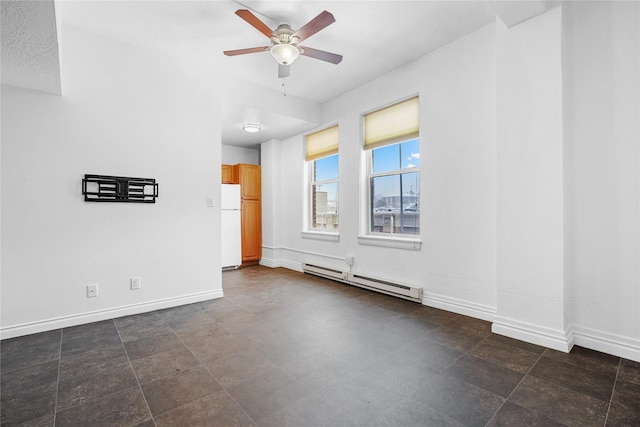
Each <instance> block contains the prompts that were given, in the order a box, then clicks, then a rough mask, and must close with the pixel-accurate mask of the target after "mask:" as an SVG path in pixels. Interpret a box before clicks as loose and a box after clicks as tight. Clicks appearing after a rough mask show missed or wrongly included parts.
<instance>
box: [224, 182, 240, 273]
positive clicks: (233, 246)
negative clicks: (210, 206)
mask: <svg viewBox="0 0 640 427" xmlns="http://www.w3.org/2000/svg"><path fill="white" fill-rule="evenodd" d="M220 209H221V215H220V216H221V217H222V232H221V234H220V236H221V237H220V243H221V244H222V268H223V269H230V268H238V267H239V266H240V264H242V234H241V229H240V185H239V184H222V193H221V197H220Z"/></svg>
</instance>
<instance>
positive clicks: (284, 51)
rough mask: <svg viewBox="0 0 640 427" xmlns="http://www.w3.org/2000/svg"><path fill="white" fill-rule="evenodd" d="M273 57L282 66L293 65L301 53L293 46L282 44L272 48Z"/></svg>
mask: <svg viewBox="0 0 640 427" xmlns="http://www.w3.org/2000/svg"><path fill="white" fill-rule="evenodd" d="M271 55H272V56H273V57H274V58H275V60H276V61H277V62H278V64H280V65H291V64H293V61H295V60H296V59H298V56H300V51H299V50H298V48H297V47H296V46H294V45H292V44H287V43H280V44H276V45H274V46H273V47H272V48H271Z"/></svg>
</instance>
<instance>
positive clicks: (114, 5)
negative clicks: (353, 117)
mask: <svg viewBox="0 0 640 427" xmlns="http://www.w3.org/2000/svg"><path fill="white" fill-rule="evenodd" d="M52 5H53V3H52V0H47V1H43V2H31V1H24V0H23V1H17V2H6V1H3V2H2V24H3V25H2V74H3V75H2V82H3V83H6V84H13V85H16V86H23V87H28V88H31V89H37V90H44V91H48V92H53V93H59V92H60V71H59V70H60V65H59V63H58V48H57V46H58V45H57V39H56V25H55V23H56V16H55V15H54V10H53V6H52ZM545 5H546V2H544V1H508V2H501V1H484V0H475V1H455V0H454V1H429V0H427V1H425V0H413V1H379V0H378V1H355V0H351V1H339V0H330V1H322V2H320V1H246V2H243V3H242V4H240V3H239V2H237V1H215V0H208V1H183V0H173V1H118V0H108V1H57V2H56V8H55V13H56V14H57V15H58V16H57V18H58V22H62V25H63V26H65V25H69V26H73V27H76V28H79V29H81V30H83V31H87V32H91V33H96V34H99V35H102V36H105V37H109V38H113V39H117V40H120V41H123V42H126V43H129V44H132V45H135V46H138V47H142V48H146V49H151V50H155V51H157V52H161V53H162V54H163V55H165V56H168V57H174V58H175V59H176V60H177V61H189V63H200V64H202V65H203V66H206V67H207V69H215V70H218V71H219V73H218V74H217V75H216V78H217V79H218V80H220V81H222V82H224V84H223V85H222V86H224V87H225V88H226V90H225V91H223V100H222V104H223V105H222V114H223V117H222V119H223V120H222V125H223V128H222V142H223V143H224V144H230V145H238V146H254V147H255V146H257V145H258V144H259V143H260V142H263V141H266V140H269V139H272V138H276V139H282V138H286V137H289V136H291V135H295V134H298V133H300V132H304V131H306V130H308V129H312V128H314V127H317V126H319V125H320V124H321V120H322V118H321V113H320V111H321V105H322V103H324V102H326V101H328V100H330V99H333V98H335V97H336V96H338V95H340V94H342V93H344V92H346V91H348V90H349V89H352V88H354V87H357V86H359V85H362V84H363V83H365V82H367V81H369V80H371V79H373V78H375V77H378V76H380V75H382V74H384V73H386V72H388V71H390V70H392V69H394V68H397V67H400V66H402V65H404V64H407V63H409V62H411V61H413V60H415V59H416V58H418V57H420V56H422V55H424V54H426V53H428V52H431V51H433V50H435V49H437V48H439V47H441V46H443V45H445V44H447V43H450V42H452V41H454V40H456V39H458V38H460V37H461V36H463V35H465V34H468V33H470V32H472V31H474V30H476V29H478V28H480V27H482V26H484V25H486V24H488V23H490V22H492V21H493V20H495V18H496V16H497V17H499V18H500V19H503V20H504V21H505V23H506V24H507V25H514V24H516V23H517V22H520V21H522V20H525V19H528V18H530V17H531V16H534V15H536V14H539V13H541V12H543V11H544V10H545V7H546V6H545ZM246 8H249V9H251V10H252V11H253V13H254V14H255V15H256V16H258V17H259V18H260V19H261V20H263V21H264V23H265V24H267V25H268V26H269V27H270V28H275V27H277V25H278V24H279V23H285V22H286V23H289V24H290V25H291V26H292V27H293V28H294V29H297V28H300V27H302V26H303V25H304V24H305V23H307V22H308V21H309V20H311V19H312V18H314V17H315V16H316V15H318V14H319V13H320V12H322V11H323V10H328V11H330V12H331V13H333V15H334V16H335V19H336V22H335V23H333V24H332V25H330V26H328V27H327V28H325V29H323V30H322V31H320V32H319V33H317V34H315V35H313V36H312V37H310V38H309V39H307V40H305V42H304V43H303V44H304V45H307V46H309V47H313V48H317V49H321V50H326V51H330V52H335V53H338V54H341V55H343V56H344V59H343V61H342V62H341V63H340V64H338V65H333V64H329V63H326V62H322V61H319V60H315V59H312V58H308V57H300V58H299V59H298V60H297V61H296V62H295V63H294V64H293V65H292V66H291V76H290V77H289V78H286V79H278V78H277V64H276V62H275V60H274V59H273V58H272V57H271V55H270V54H269V53H268V52H261V53H255V54H249V55H243V56H235V57H227V56H225V55H223V54H222V51H223V50H231V49H240V48H246V47H257V46H267V45H269V39H267V38H266V37H265V36H264V35H263V34H261V33H260V32H259V31H258V30H256V29H255V28H253V27H251V26H250V25H249V24H248V23H246V22H245V21H243V20H242V19H240V18H239V17H237V16H236V15H235V14H234V12H235V11H236V10H237V9H246ZM284 93H286V94H287V96H286V97H284V96H283V95H284ZM244 121H259V122H260V123H261V124H262V126H263V132H260V133H258V134H251V135H250V134H246V133H244V132H243V131H242V130H241V125H242V123H243V122H244Z"/></svg>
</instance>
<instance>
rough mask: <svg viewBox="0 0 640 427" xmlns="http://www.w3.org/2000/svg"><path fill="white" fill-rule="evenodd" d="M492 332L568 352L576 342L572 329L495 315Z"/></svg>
mask: <svg viewBox="0 0 640 427" xmlns="http://www.w3.org/2000/svg"><path fill="white" fill-rule="evenodd" d="M491 332H493V333H495V334H499V335H504V336H507V337H510V338H515V339H517V340H520V341H525V342H528V343H532V344H537V345H541V346H543V347H548V348H551V349H554V350H558V351H562V352H565V353H568V352H569V351H571V348H572V347H573V344H574V334H573V331H572V329H569V330H567V331H562V330H559V329H551V328H547V327H544V326H539V325H535V324H533V323H528V322H521V321H519V320H514V319H509V318H507V317H501V316H495V317H494V319H493V325H492V326H491Z"/></svg>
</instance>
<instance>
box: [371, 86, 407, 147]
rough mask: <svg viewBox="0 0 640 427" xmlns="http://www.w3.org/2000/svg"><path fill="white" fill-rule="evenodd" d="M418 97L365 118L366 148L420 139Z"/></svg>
mask: <svg viewBox="0 0 640 427" xmlns="http://www.w3.org/2000/svg"><path fill="white" fill-rule="evenodd" d="M418 105H419V103H418V97H417V96H416V97H414V98H411V99H407V100H406V101H403V102H399V103H397V104H393V105H390V106H388V107H386V108H383V109H381V110H377V111H374V112H372V113H369V114H366V115H365V116H364V148H365V150H369V149H372V148H377V147H382V146H384V145H390V144H395V143H398V142H403V141H407V140H409V139H414V138H417V137H418V130H419V128H420V114H419V108H418Z"/></svg>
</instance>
